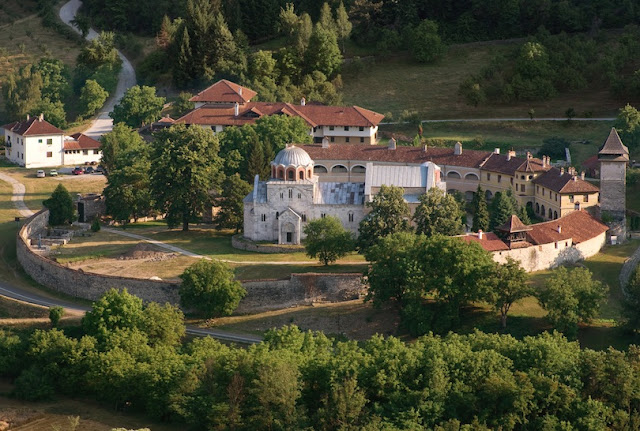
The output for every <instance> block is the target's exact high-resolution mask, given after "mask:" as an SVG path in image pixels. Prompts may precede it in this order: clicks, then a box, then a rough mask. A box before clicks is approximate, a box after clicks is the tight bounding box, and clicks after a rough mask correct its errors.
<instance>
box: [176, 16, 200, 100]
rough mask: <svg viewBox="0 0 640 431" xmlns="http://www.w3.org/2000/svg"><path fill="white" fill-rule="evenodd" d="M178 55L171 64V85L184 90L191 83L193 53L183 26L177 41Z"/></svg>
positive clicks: (192, 76) (186, 31) (187, 32)
mask: <svg viewBox="0 0 640 431" xmlns="http://www.w3.org/2000/svg"><path fill="white" fill-rule="evenodd" d="M178 45H179V47H178V55H177V59H176V61H175V62H174V63H173V71H172V77H173V83H174V84H176V85H177V86H178V87H179V88H184V87H186V86H187V85H189V83H191V82H192V81H193V79H194V78H195V76H194V69H193V68H192V67H191V60H192V58H193V53H192V52H191V38H190V37H189V30H188V29H187V27H186V26H184V28H183V30H182V35H181V36H180V39H178Z"/></svg>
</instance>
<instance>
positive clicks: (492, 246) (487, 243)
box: [458, 232, 509, 251]
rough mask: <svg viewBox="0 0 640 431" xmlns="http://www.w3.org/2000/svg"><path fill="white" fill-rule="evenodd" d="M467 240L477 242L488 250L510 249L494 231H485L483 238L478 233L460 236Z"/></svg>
mask: <svg viewBox="0 0 640 431" xmlns="http://www.w3.org/2000/svg"><path fill="white" fill-rule="evenodd" d="M458 238H460V239H462V240H463V241H466V242H477V243H478V244H480V246H481V247H482V248H483V249H485V250H486V251H503V250H509V246H508V245H507V244H506V243H505V242H504V241H502V240H501V239H500V238H498V235H496V234H495V233H493V232H485V233H483V234H482V239H480V238H478V234H477V233H468V234H466V235H463V236H460V237H458Z"/></svg>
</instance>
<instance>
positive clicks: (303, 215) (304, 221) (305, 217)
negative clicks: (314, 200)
mask: <svg viewBox="0 0 640 431" xmlns="http://www.w3.org/2000/svg"><path fill="white" fill-rule="evenodd" d="M302 222H303V223H306V222H307V215H306V214H302Z"/></svg>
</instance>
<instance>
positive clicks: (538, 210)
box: [536, 203, 540, 214]
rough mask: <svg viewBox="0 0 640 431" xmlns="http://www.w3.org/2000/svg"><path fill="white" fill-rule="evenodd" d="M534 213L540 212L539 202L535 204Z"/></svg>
mask: <svg viewBox="0 0 640 431" xmlns="http://www.w3.org/2000/svg"><path fill="white" fill-rule="evenodd" d="M536 214H540V204H538V203H537V204H536Z"/></svg>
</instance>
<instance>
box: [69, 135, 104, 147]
mask: <svg viewBox="0 0 640 431" xmlns="http://www.w3.org/2000/svg"><path fill="white" fill-rule="evenodd" d="M70 138H73V139H69V140H65V141H64V149H65V150H97V149H98V148H100V142H98V141H96V140H95V139H93V138H90V137H88V136H87V135H83V134H82V133H74V134H73V135H71V136H70Z"/></svg>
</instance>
